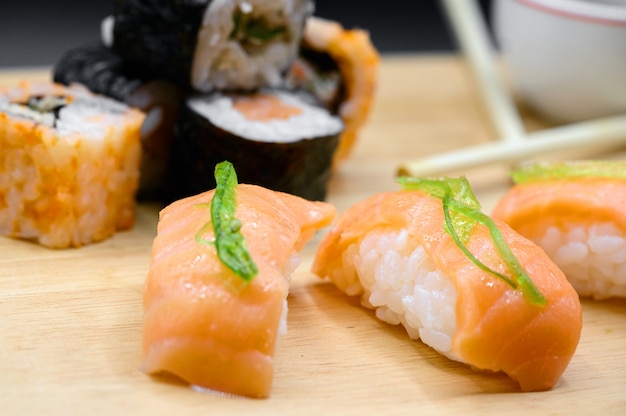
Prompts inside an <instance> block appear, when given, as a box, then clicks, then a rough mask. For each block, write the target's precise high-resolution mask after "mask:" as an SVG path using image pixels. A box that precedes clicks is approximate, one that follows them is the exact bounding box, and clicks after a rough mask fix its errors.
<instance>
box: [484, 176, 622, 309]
mask: <svg viewBox="0 0 626 416" xmlns="http://www.w3.org/2000/svg"><path fill="white" fill-rule="evenodd" d="M624 172H626V170H625V171H624ZM492 216H493V217H496V218H499V219H501V220H502V221H504V222H506V223H507V224H509V225H510V226H511V227H512V228H513V229H515V230H516V231H518V232H519V233H520V234H522V235H524V236H526V237H527V238H529V239H531V240H532V241H534V242H535V243H537V244H538V245H540V246H541V247H542V248H543V249H544V250H545V251H546V252H547V253H548V255H549V256H550V257H551V258H552V259H553V260H554V262H555V263H557V264H558V265H559V267H560V268H561V269H562V270H563V271H564V273H565V274H566V276H567V278H568V279H569V281H570V282H571V283H572V285H573V286H574V288H575V289H576V291H577V292H578V293H579V295H581V296H592V297H594V298H596V299H605V298H610V297H623V298H626V266H625V265H624V262H625V261H626V179H625V178H617V177H616V178H610V177H584V178H565V177H564V178H553V179H549V180H541V181H531V182H527V183H519V184H516V185H514V186H513V187H512V188H511V189H509V191H508V192H507V193H506V194H505V195H504V196H503V197H502V198H501V199H500V200H499V201H498V203H497V204H496V206H495V208H494V210H493V212H492Z"/></svg>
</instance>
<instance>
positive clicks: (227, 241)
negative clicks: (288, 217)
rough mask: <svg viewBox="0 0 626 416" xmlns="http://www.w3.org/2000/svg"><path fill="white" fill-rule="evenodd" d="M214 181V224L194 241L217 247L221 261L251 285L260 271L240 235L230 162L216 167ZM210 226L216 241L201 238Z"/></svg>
mask: <svg viewBox="0 0 626 416" xmlns="http://www.w3.org/2000/svg"><path fill="white" fill-rule="evenodd" d="M215 182H216V187H215V194H214V195H213V200H212V201H211V221H210V222H209V223H207V224H205V225H204V226H203V227H202V228H201V229H200V230H199V231H198V232H197V233H196V235H195V239H196V241H197V242H198V243H200V244H215V249H216V250H217V257H218V258H219V259H220V261H221V262H222V263H223V264H224V265H225V266H226V267H228V268H229V269H230V270H232V271H233V272H234V273H235V274H236V275H237V276H239V277H241V278H242V279H243V280H244V281H246V282H250V281H251V280H252V279H253V278H254V276H256V275H257V273H258V269H257V266H256V264H255V263H254V261H253V260H252V257H251V256H250V253H249V252H248V248H247V247H246V240H245V238H244V236H243V235H242V234H241V221H239V220H238V219H237V218H235V204H236V202H235V189H236V188H237V174H236V173H235V168H234V167H233V165H232V164H231V163H230V162H228V161H224V162H221V163H218V164H217V165H216V166H215ZM198 205H201V206H205V204H198ZM211 225H213V233H214V235H215V239H214V240H213V241H209V240H207V239H205V238H203V237H202V235H203V234H204V233H205V232H206V231H207V230H208V228H209V227H210V226H211Z"/></svg>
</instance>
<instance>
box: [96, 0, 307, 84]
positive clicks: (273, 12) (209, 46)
mask: <svg viewBox="0 0 626 416" xmlns="http://www.w3.org/2000/svg"><path fill="white" fill-rule="evenodd" d="M313 7H314V5H313V2H312V1H310V0H245V1H244V0H199V1H191V0H185V1H178V2H171V1H163V0H118V1H117V2H116V6H115V10H114V13H113V15H112V18H111V20H110V22H111V23H110V24H108V25H107V26H110V34H107V35H106V36H105V38H106V39H107V40H108V41H110V42H111V47H112V48H113V50H114V51H116V52H117V53H118V54H120V55H121V56H122V57H123V58H124V59H125V60H126V61H127V62H129V63H131V64H133V65H135V66H136V67H138V68H141V70H142V71H145V72H146V73H149V74H151V75H152V76H154V77H156V78H165V79H168V80H170V81H173V82H176V83H178V84H180V85H183V86H185V87H190V88H192V89H194V90H197V91H202V92H211V91H214V90H256V89H258V88H262V87H267V86H269V87H276V86H278V85H279V84H280V83H281V80H282V76H283V74H284V73H285V72H286V71H287V70H288V69H289V66H290V65H291V63H292V62H293V60H294V59H295V57H296V55H297V52H298V48H299V45H300V41H301V39H302V32H303V28H304V22H305V19H306V18H307V17H308V16H309V15H310V14H311V13H312V11H313Z"/></svg>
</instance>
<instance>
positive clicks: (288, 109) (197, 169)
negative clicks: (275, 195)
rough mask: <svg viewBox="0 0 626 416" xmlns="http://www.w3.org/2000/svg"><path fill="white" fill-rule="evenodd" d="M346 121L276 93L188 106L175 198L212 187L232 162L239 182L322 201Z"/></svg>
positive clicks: (303, 99) (205, 98)
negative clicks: (217, 170)
mask: <svg viewBox="0 0 626 416" xmlns="http://www.w3.org/2000/svg"><path fill="white" fill-rule="evenodd" d="M342 130H343V123H342V121H341V119H340V118H339V117H337V116H333V115H331V114H330V113H329V112H328V111H327V110H326V109H324V108H322V107H320V106H317V105H316V104H313V100H312V98H311V97H309V96H306V95H303V94H296V93H293V92H288V91H281V90H276V89H273V90H271V89H267V90H262V91H261V92H259V93H256V94H227V93H212V94H202V95H196V96H192V97H190V98H189V99H188V100H187V103H186V106H185V107H184V110H183V112H182V114H181V119H180V123H179V125H178V128H177V137H176V140H175V141H174V146H173V149H172V165H171V167H170V169H169V173H170V191H171V193H170V194H169V197H170V199H172V200H174V199H179V198H182V197H185V196H189V195H193V194H197V193H200V192H203V191H206V190H209V189H212V188H214V187H215V181H214V176H213V169H214V167H215V165H216V164H217V163H219V162H221V161H224V160H228V161H230V162H231V163H232V164H233V165H234V166H235V169H236V170H237V176H238V178H239V181H240V182H241V183H248V184H255V185H261V186H264V187H266V188H269V189H273V190H276V191H282V192H287V193H290V194H294V195H298V196H301V197H303V198H306V199H309V200H324V199H325V198H326V191H327V186H328V181H329V180H330V177H331V163H332V160H333V154H334V152H335V150H336V147H337V144H338V140H339V135H340V134H341V132H342Z"/></svg>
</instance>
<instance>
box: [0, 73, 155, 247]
mask: <svg viewBox="0 0 626 416" xmlns="http://www.w3.org/2000/svg"><path fill="white" fill-rule="evenodd" d="M144 117H145V115H144V113H143V112H141V111H139V110H136V109H132V108H130V107H128V106H127V105H125V104H123V103H121V102H118V101H115V100H112V99H109V98H106V97H103V96H99V95H95V94H92V93H91V92H89V91H88V90H86V89H85V88H83V87H79V86H71V87H65V86H62V85H60V84H53V83H42V84H26V83H24V84H20V85H19V86H16V87H11V88H7V89H5V90H3V91H0V149H2V151H1V152H0V234H2V235H5V236H10V237H16V238H22V239H30V240H34V241H37V242H39V243H40V244H42V245H44V246H47V247H51V248H66V247H77V246H82V245H85V244H89V243H93V242H97V241H100V240H103V239H105V238H108V237H110V236H112V235H113V234H114V233H115V232H116V231H118V230H126V229H129V228H131V227H132V226H133V224H134V221H135V204H136V203H135V195H136V192H137V187H138V183H139V172H140V162H141V143H140V128H141V125H142V123H143V120H144Z"/></svg>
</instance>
